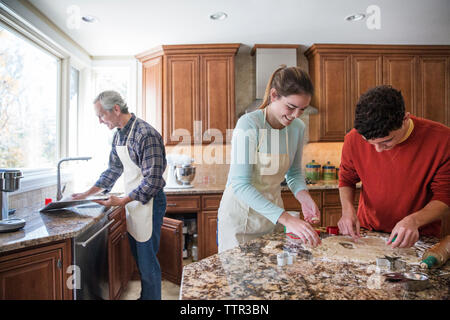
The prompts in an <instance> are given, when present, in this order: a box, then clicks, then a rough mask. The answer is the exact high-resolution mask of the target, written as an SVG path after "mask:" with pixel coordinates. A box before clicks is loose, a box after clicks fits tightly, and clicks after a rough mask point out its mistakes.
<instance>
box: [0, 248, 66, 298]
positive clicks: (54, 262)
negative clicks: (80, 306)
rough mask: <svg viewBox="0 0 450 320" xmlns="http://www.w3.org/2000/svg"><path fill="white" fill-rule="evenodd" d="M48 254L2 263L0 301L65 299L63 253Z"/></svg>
mask: <svg viewBox="0 0 450 320" xmlns="http://www.w3.org/2000/svg"><path fill="white" fill-rule="evenodd" d="M45 250H46V249H45V248H41V249H38V251H31V250H30V253H27V252H26V251H25V252H22V253H20V254H18V255H16V257H15V258H13V259H10V260H8V259H7V257H2V258H1V259H0V300H61V299H63V290H64V286H63V263H62V260H63V250H62V249H52V250H48V251H45ZM64 284H65V283H64Z"/></svg>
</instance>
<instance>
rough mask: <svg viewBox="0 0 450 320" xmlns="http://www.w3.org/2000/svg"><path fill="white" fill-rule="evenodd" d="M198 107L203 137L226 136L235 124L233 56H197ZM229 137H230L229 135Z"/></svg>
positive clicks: (207, 138)
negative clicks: (198, 63) (199, 89)
mask: <svg viewBox="0 0 450 320" xmlns="http://www.w3.org/2000/svg"><path fill="white" fill-rule="evenodd" d="M200 88H201V91H200V110H201V119H202V126H203V138H204V140H206V142H208V141H211V139H212V137H213V136H216V138H217V136H219V137H222V139H226V138H227V136H226V134H227V129H228V128H233V127H234V123H235V121H234V113H235V104H234V58H233V56H229V55H225V56H224V55H201V56H200ZM230 138H231V137H230Z"/></svg>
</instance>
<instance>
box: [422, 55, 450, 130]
mask: <svg viewBox="0 0 450 320" xmlns="http://www.w3.org/2000/svg"><path fill="white" fill-rule="evenodd" d="M449 70H450V58H449V57H439V56H437V57H419V75H420V77H419V90H418V106H417V109H418V110H417V116H419V117H423V118H426V119H430V120H433V121H437V122H441V123H443V124H445V125H447V126H449V125H450V72H449Z"/></svg>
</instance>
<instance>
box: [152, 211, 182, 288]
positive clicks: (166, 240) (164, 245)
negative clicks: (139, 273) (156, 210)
mask: <svg viewBox="0 0 450 320" xmlns="http://www.w3.org/2000/svg"><path fill="white" fill-rule="evenodd" d="M182 235H183V221H180V220H175V219H170V218H166V217H164V220H163V225H162V227H161V239H160V241H159V251H158V260H159V264H160V266H161V273H162V277H163V278H164V279H166V280H169V281H171V282H173V283H176V284H180V283H181V274H182V270H183V251H182V248H181V244H182V238H181V237H182Z"/></svg>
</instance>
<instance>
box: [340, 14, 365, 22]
mask: <svg viewBox="0 0 450 320" xmlns="http://www.w3.org/2000/svg"><path fill="white" fill-rule="evenodd" d="M365 17H366V15H365V14H364V13H356V14H351V15H349V16H346V17H345V20H347V21H350V22H353V21H359V20H362V19H364V18H365Z"/></svg>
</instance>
